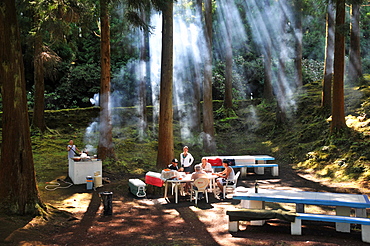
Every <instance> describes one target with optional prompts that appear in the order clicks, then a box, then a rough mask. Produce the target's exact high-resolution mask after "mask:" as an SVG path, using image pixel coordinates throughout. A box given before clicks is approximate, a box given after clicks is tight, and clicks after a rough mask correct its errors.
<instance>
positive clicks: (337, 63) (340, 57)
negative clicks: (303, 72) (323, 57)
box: [330, 0, 346, 133]
mask: <svg viewBox="0 0 370 246" xmlns="http://www.w3.org/2000/svg"><path fill="white" fill-rule="evenodd" d="M336 4H337V7H336V17H335V49H334V82H333V103H332V121H331V127H330V132H331V133H334V132H337V131H340V130H341V129H343V128H345V127H346V121H345V117H344V55H345V33H344V31H343V30H344V28H343V26H344V25H345V14H346V10H345V1H344V0H340V1H337V3H336Z"/></svg>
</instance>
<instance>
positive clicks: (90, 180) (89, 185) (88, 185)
mask: <svg viewBox="0 0 370 246" xmlns="http://www.w3.org/2000/svg"><path fill="white" fill-rule="evenodd" d="M93 181H94V180H93V177H91V176H87V177H86V189H87V190H92V189H93V184H94V183H93Z"/></svg>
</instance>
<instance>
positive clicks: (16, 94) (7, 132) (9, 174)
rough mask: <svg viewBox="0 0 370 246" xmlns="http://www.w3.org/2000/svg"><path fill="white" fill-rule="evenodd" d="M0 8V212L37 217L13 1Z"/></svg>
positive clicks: (27, 121)
mask: <svg viewBox="0 0 370 246" xmlns="http://www.w3.org/2000/svg"><path fill="white" fill-rule="evenodd" d="M0 8H1V10H2V11H0V36H1V39H0V64H1V65H0V78H1V80H0V81H1V83H2V84H1V88H2V90H1V94H2V100H3V101H2V103H3V115H2V128H3V130H2V145H1V166H0V170H1V172H0V210H1V211H2V212H6V213H8V214H9V213H14V214H21V215H24V214H36V213H38V208H39V206H43V205H42V202H41V200H40V197H39V195H38V190H37V186H36V177H35V170H34V163H33V156H32V147H31V137H30V129H29V119H28V108H27V97H26V82H25V76H24V65H23V57H22V51H21V44H20V33H19V28H18V23H17V18H16V16H17V15H16V9H15V0H3V1H1V2H0Z"/></svg>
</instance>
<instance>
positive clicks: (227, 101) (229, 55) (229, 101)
mask: <svg viewBox="0 0 370 246" xmlns="http://www.w3.org/2000/svg"><path fill="white" fill-rule="evenodd" d="M225 22H226V37H225V51H226V55H225V58H226V59H225V61H226V62H225V65H226V66H225V70H226V71H225V98H224V107H225V108H227V109H231V108H232V107H233V93H232V87H233V82H232V80H233V49H232V44H231V34H230V28H231V27H230V25H229V20H228V19H226V20H225Z"/></svg>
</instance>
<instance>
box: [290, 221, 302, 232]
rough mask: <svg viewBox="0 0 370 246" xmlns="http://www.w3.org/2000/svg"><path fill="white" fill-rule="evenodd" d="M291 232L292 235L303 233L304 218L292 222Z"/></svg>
mask: <svg viewBox="0 0 370 246" xmlns="http://www.w3.org/2000/svg"><path fill="white" fill-rule="evenodd" d="M290 233H291V234H292V235H302V220H301V219H297V218H296V219H295V221H294V222H291V223H290Z"/></svg>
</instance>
